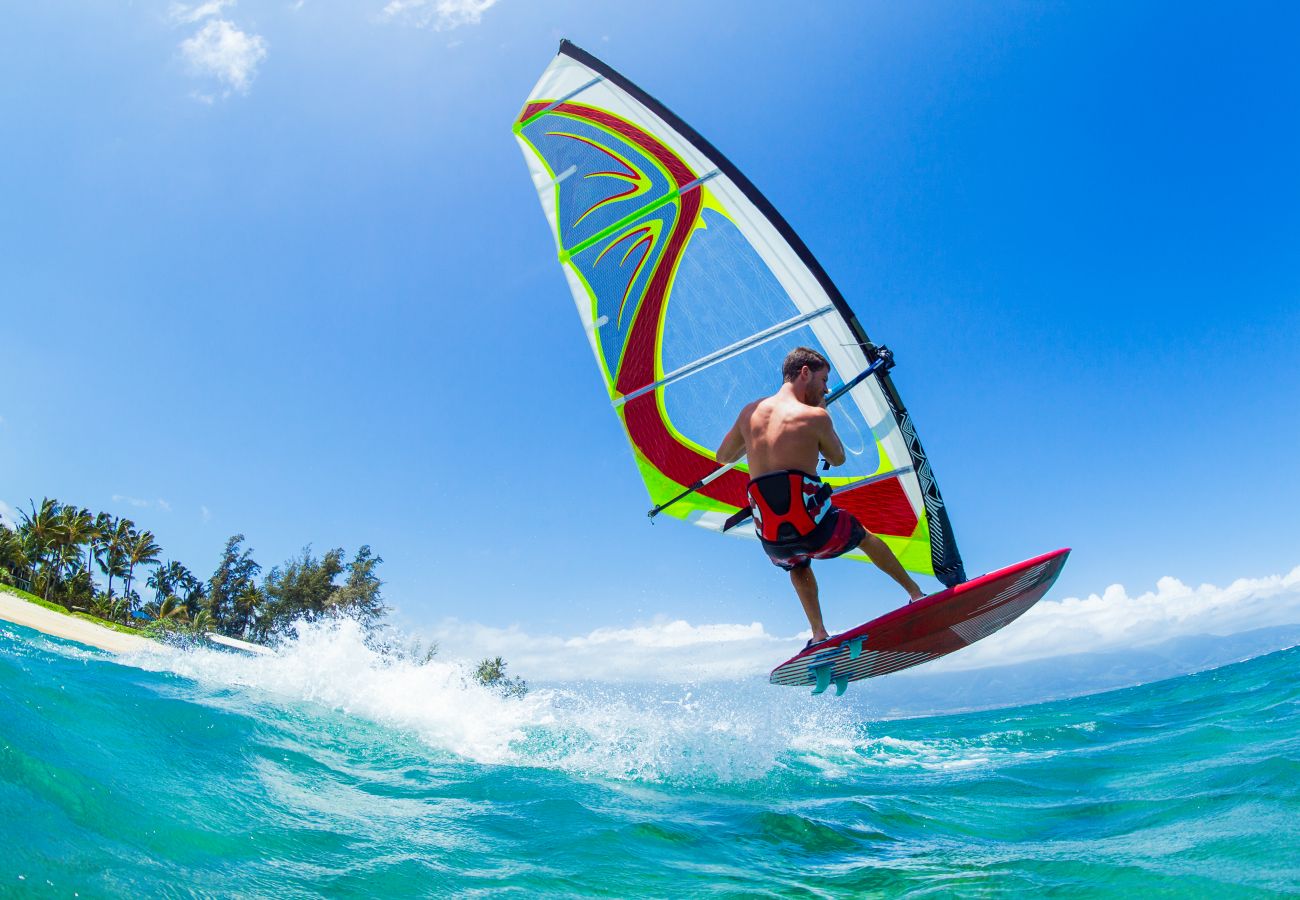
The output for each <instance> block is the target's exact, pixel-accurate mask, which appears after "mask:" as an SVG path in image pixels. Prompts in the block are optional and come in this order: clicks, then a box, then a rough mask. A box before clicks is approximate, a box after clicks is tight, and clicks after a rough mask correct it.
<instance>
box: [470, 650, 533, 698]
mask: <svg viewBox="0 0 1300 900" xmlns="http://www.w3.org/2000/svg"><path fill="white" fill-rule="evenodd" d="M474 679H475V680H476V681H477V682H478V683H479V684H481V685H483V686H484V687H490V688H496V689H497V690H499V691H500V692H501V693H502V694H504V695H505V696H507V697H522V696H523V695H524V694H527V693H528V682H526V681H524V680H523V679H522V678H507V677H506V661H505V660H503V659H502V658H501V657H499V656H498V657H496V658H495V659H492V658H490V657H489V658H487V659H484V660H483V661H482V662H480V663H479V664H478V671H476V672H475V673H474Z"/></svg>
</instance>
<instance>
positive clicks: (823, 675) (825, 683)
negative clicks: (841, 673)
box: [808, 663, 831, 695]
mask: <svg viewBox="0 0 1300 900" xmlns="http://www.w3.org/2000/svg"><path fill="white" fill-rule="evenodd" d="M808 671H809V672H812V673H813V674H814V675H816V676H817V687H815V688H813V691H812V692H813V694H814V695H816V694H820V693H822V692H823V691H825V690H826V689H827V688H828V687H830V686H831V664H830V663H826V664H824V665H820V666H809V667H808Z"/></svg>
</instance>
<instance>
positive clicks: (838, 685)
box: [835, 675, 849, 697]
mask: <svg viewBox="0 0 1300 900" xmlns="http://www.w3.org/2000/svg"><path fill="white" fill-rule="evenodd" d="M848 688H849V676H847V675H841V676H840V677H839V678H836V679H835V696H836V697H843V696H844V692H845V691H846V690H848Z"/></svg>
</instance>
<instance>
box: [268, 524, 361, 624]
mask: <svg viewBox="0 0 1300 900" xmlns="http://www.w3.org/2000/svg"><path fill="white" fill-rule="evenodd" d="M343 572H344V566H343V550H342V549H339V548H335V549H333V550H329V551H327V552H326V553H325V555H324V556H323V557H322V558H320V559H317V558H316V557H315V556H313V555H312V552H311V547H310V546H307V547H304V548H303V549H302V553H301V554H300V555H299V556H296V557H293V558H291V559H289V560H288V561H287V562H285V564H284V566H283V567H281V566H276V567H275V568H273V569H271V571H270V572H268V573H267V576H266V583H265V585H264V588H265V592H266V609H265V611H264V613H263V616H262V617H261V620H260V622H259V633H260V637H261V639H265V638H266V637H269V636H270V635H272V634H282V633H284V631H285V629H287V628H288V627H289V624H290V623H291V622H293V621H294V620H296V619H307V620H308V621H315V620H316V619H318V618H320V617H321V616H322V615H324V614H326V613H327V612H333V611H334V602H335V597H336V594H337V592H338V586H337V585H335V584H334V579H335V577H336V576H338V575H341V574H342V573H343Z"/></svg>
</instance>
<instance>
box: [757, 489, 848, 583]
mask: <svg viewBox="0 0 1300 900" xmlns="http://www.w3.org/2000/svg"><path fill="white" fill-rule="evenodd" d="M830 496H831V488H830V485H828V484H823V483H822V480H821V479H820V478H818V477H817V476H816V475H809V474H808V473H807V472H801V471H798V470H794V469H792V470H787V471H781V472H771V473H768V474H766V475H761V476H759V477H758V478H755V479H753V480H752V481H750V483H749V499H750V507H751V508H752V509H753V511H754V529H755V532H756V533H757V534H758V539H759V541H760V542H761V543H762V544H763V549H764V550H765V551H767V556H768V559H770V560H771V561H772V564H773V565H776V566H780V567H781V568H782V569H785V570H787V571H789V570H792V569H806V568H807V567H808V566H810V565H812V561H813V560H814V559H833V558H834V557H836V556H843V555H844V554H845V553H848V552H849V551H850V550H853V549H855V548H856V547H857V546H858V545H859V544H860V543H862V539H863V538H864V537H866V536H867V529H866V528H864V527H863V526H862V523H860V522H859V521H858V520H857V519H856V518H854V517H853V514H852V513H849V512H845V511H844V510H842V509H840V508H839V507H837V506H835V505H833V504H832V503H831V502H830Z"/></svg>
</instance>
